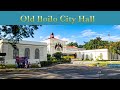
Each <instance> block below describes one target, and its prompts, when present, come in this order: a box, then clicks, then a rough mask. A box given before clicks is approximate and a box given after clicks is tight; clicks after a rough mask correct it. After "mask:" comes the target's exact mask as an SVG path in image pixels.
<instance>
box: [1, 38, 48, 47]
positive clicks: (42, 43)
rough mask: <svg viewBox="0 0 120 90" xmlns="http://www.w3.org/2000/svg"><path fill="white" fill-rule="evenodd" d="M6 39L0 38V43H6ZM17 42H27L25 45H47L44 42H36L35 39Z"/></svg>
mask: <svg viewBox="0 0 120 90" xmlns="http://www.w3.org/2000/svg"><path fill="white" fill-rule="evenodd" d="M7 42H8V40H3V39H2V40H0V43H7ZM19 44H27V45H45V46H47V43H44V42H36V41H20V42H19Z"/></svg>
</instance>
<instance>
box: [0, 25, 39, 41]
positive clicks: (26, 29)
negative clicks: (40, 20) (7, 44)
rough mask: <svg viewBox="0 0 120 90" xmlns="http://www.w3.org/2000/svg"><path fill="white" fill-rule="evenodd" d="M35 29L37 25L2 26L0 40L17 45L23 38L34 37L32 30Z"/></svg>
mask: <svg viewBox="0 0 120 90" xmlns="http://www.w3.org/2000/svg"><path fill="white" fill-rule="evenodd" d="M37 29H38V26H37V25H2V26H1V27H0V38H1V39H7V40H9V41H13V42H14V43H17V42H19V41H20V40H22V39H23V38H28V37H34V36H33V35H34V30H37Z"/></svg>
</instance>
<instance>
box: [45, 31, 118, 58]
mask: <svg viewBox="0 0 120 90" xmlns="http://www.w3.org/2000/svg"><path fill="white" fill-rule="evenodd" d="M45 42H46V43H47V52H48V53H49V54H51V55H52V54H53V53H56V52H62V53H66V54H76V55H77V57H76V58H78V59H80V60H85V59H89V60H120V55H118V54H114V55H113V54H112V53H110V52H109V51H108V49H95V50H84V49H80V48H77V47H75V46H67V45H66V42H67V41H63V40H60V39H57V38H55V37H54V34H53V33H52V34H51V35H50V38H48V40H46V41H45Z"/></svg>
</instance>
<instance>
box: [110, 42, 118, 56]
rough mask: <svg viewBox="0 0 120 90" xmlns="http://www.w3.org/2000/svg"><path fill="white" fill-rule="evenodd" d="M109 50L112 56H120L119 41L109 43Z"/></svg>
mask: <svg viewBox="0 0 120 90" xmlns="http://www.w3.org/2000/svg"><path fill="white" fill-rule="evenodd" d="M109 50H110V51H111V52H112V53H113V54H115V53H116V54H119V55H120V41H118V42H111V43H110V46H109Z"/></svg>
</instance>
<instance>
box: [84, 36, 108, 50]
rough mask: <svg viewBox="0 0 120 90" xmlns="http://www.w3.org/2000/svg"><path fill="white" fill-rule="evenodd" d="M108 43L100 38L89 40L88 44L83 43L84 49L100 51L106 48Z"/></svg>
mask: <svg viewBox="0 0 120 90" xmlns="http://www.w3.org/2000/svg"><path fill="white" fill-rule="evenodd" d="M108 45H109V42H108V41H104V40H102V39H101V38H100V37H96V38H95V39H91V40H90V41H89V42H85V45H84V48H85V49H87V50H89V49H102V48H108V47H107V46H108Z"/></svg>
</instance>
